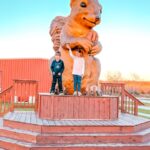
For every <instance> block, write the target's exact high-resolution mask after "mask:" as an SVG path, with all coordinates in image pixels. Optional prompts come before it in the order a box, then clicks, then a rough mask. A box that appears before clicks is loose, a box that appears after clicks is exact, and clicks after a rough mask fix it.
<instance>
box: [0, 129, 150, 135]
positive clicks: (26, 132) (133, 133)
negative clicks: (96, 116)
mask: <svg viewBox="0 0 150 150" xmlns="http://www.w3.org/2000/svg"><path fill="white" fill-rule="evenodd" d="M0 130H4V131H5V130H6V131H11V132H15V133H19V134H28V135H33V136H38V135H40V136H136V135H139V136H140V135H141V136H142V135H146V134H150V128H148V129H144V130H142V131H138V132H132V133H88V132H87V133H42V134H40V133H39V132H34V131H27V130H21V129H14V128H9V127H0Z"/></svg>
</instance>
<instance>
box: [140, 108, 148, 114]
mask: <svg viewBox="0 0 150 150" xmlns="http://www.w3.org/2000/svg"><path fill="white" fill-rule="evenodd" d="M138 112H141V113H144V114H150V110H144V109H138Z"/></svg>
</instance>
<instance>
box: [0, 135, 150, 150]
mask: <svg viewBox="0 0 150 150" xmlns="http://www.w3.org/2000/svg"><path fill="white" fill-rule="evenodd" d="M0 141H2V142H3V141H5V142H9V143H12V144H18V145H20V146H25V147H41V148H44V147H45V148H46V147H85V146H86V147H118V146H119V147H121V146H122V147H126V146H130V147H132V146H136V147H142V146H148V147H150V142H145V143H131V144H123V143H99V144H92V143H87V144H44V145H40V144H33V143H29V142H22V141H18V140H14V139H11V138H5V137H0Z"/></svg>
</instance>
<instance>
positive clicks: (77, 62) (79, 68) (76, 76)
mask: <svg viewBox="0 0 150 150" xmlns="http://www.w3.org/2000/svg"><path fill="white" fill-rule="evenodd" d="M67 47H68V48H69V54H70V56H71V57H72V59H73V71H72V74H73V80H74V93H73V95H78V96H81V95H82V93H81V81H82V77H83V75H84V70H85V60H84V58H83V57H82V51H81V50H80V49H76V53H75V55H73V54H72V51H71V48H70V47H69V46H67Z"/></svg>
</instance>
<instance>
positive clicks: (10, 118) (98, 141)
mask: <svg viewBox="0 0 150 150" xmlns="http://www.w3.org/2000/svg"><path fill="white" fill-rule="evenodd" d="M1 147H2V148H4V149H7V150H71V149H74V150H104V149H105V150H141V149H142V150H149V149H150V120H148V119H145V118H141V117H138V116H133V115H128V114H120V115H119V119H118V120H109V121H106V120H105V121H102V120H64V119H63V120H45V119H40V118H39V117H38V116H37V114H36V113H35V112H20V111H15V112H12V113H8V114H7V115H5V117H4V118H3V119H2V118H1V119H0V148H1Z"/></svg>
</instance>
